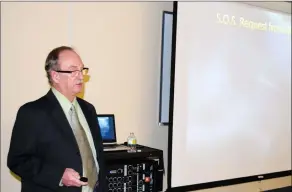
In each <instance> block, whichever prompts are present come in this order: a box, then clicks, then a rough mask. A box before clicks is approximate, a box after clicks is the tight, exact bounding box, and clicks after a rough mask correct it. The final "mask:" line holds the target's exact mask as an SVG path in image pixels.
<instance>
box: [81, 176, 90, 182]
mask: <svg viewBox="0 0 292 192" xmlns="http://www.w3.org/2000/svg"><path fill="white" fill-rule="evenodd" d="M79 180H80V181H82V182H87V181H88V179H87V178H86V177H80V179H79Z"/></svg>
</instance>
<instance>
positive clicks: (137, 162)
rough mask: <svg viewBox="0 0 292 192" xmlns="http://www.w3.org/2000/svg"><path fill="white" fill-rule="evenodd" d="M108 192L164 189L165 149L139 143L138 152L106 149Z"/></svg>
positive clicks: (155, 191) (142, 191) (140, 191)
mask: <svg viewBox="0 0 292 192" xmlns="http://www.w3.org/2000/svg"><path fill="white" fill-rule="evenodd" d="M104 154H105V164H106V173H107V175H106V184H107V191H108V192H132V191H133V192H134V191H135V192H144V191H145V192H159V191H162V190H163V174H164V164H163V151H162V150H159V149H155V148H151V147H147V146H143V145H137V152H135V153H128V152H127V151H126V150H117V151H115V150H112V151H105V152H104Z"/></svg>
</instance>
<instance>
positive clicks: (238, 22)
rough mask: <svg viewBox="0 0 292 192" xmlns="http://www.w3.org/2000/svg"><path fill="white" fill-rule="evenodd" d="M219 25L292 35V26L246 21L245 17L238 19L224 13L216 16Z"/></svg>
mask: <svg viewBox="0 0 292 192" xmlns="http://www.w3.org/2000/svg"><path fill="white" fill-rule="evenodd" d="M216 18H217V23H219V24H223V25H230V26H234V27H241V28H246V29H250V30H258V31H270V32H275V33H283V34H287V35H290V34H291V26H278V25H275V24H273V23H271V22H270V21H266V22H259V21H253V20H249V19H246V18H244V17H241V16H240V17H236V16H234V15H228V14H223V13H217V15H216Z"/></svg>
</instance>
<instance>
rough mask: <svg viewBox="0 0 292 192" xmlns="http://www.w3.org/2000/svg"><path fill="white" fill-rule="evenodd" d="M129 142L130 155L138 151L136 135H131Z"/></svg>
mask: <svg viewBox="0 0 292 192" xmlns="http://www.w3.org/2000/svg"><path fill="white" fill-rule="evenodd" d="M127 142H128V147H129V149H128V152H129V153H135V152H136V151H137V150H136V145H137V139H136V137H135V135H134V133H130V135H129V137H128V139H127Z"/></svg>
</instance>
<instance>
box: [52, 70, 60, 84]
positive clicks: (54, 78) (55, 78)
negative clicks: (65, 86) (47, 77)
mask: <svg viewBox="0 0 292 192" xmlns="http://www.w3.org/2000/svg"><path fill="white" fill-rule="evenodd" d="M50 73H51V78H52V81H53V82H55V83H59V81H60V75H59V73H58V72H56V71H51V72H50Z"/></svg>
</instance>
